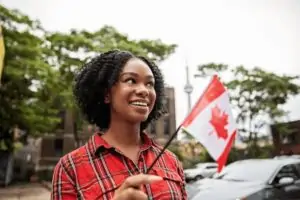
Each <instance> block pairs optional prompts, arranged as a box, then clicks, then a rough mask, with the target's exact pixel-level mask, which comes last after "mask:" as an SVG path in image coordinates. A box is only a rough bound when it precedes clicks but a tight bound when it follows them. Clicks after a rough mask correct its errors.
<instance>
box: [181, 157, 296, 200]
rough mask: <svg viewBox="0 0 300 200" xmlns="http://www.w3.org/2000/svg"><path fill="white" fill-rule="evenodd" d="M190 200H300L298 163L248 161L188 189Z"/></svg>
mask: <svg viewBox="0 0 300 200" xmlns="http://www.w3.org/2000/svg"><path fill="white" fill-rule="evenodd" d="M187 192H188V196H189V199H192V200H203V199H206V200H215V199H218V200H271V199H272V200H296V199H298V200H299V199H300V160H299V159H292V158H291V159H249V160H242V161H237V162H234V163H232V164H229V165H228V166H226V167H225V168H224V169H223V170H222V171H221V173H216V174H215V175H214V176H213V177H212V178H211V179H208V178H206V179H202V180H199V181H197V182H195V183H193V184H191V185H189V186H187Z"/></svg>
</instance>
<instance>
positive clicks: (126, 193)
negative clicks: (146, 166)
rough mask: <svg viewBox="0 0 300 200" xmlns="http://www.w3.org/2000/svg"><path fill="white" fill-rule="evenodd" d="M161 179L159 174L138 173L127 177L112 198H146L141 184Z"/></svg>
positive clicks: (122, 199)
mask: <svg viewBox="0 0 300 200" xmlns="http://www.w3.org/2000/svg"><path fill="white" fill-rule="evenodd" d="M161 180H163V179H162V178H161V177H160V176H154V175H147V174H139V175H135V176H130V177H128V178H127V179H126V180H125V181H124V182H123V184H122V185H121V187H119V188H118V189H117V190H116V192H115V195H114V198H113V199H114V200H125V199H128V200H129V199H130V200H133V199H137V200H147V199H148V197H147V195H146V194H145V193H144V192H143V191H142V190H141V187H142V185H145V184H150V183H154V182H157V181H161Z"/></svg>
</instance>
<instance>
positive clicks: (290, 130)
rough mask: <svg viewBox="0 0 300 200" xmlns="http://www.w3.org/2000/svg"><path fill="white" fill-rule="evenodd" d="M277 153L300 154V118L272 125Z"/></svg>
mask: <svg viewBox="0 0 300 200" xmlns="http://www.w3.org/2000/svg"><path fill="white" fill-rule="evenodd" d="M271 132H272V137H273V144H274V150H275V151H274V153H275V155H290V154H300V120H298V121H292V122H288V123H280V124H275V125H272V126H271Z"/></svg>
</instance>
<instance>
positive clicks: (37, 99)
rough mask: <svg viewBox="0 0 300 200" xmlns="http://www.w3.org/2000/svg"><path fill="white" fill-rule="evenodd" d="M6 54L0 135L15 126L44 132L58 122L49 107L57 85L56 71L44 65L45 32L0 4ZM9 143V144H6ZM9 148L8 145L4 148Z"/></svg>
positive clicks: (0, 90)
mask: <svg viewBox="0 0 300 200" xmlns="http://www.w3.org/2000/svg"><path fill="white" fill-rule="evenodd" d="M0 21H1V25H2V27H3V35H4V43H5V49H6V55H5V59H4V69H3V70H4V71H3V76H2V80H1V87H0V105H1V106H0V118H1V119H0V121H1V122H0V127H1V136H2V137H4V138H7V137H9V135H8V131H9V129H11V128H13V127H14V125H18V126H19V127H20V128H22V129H25V130H27V131H29V132H31V133H38V132H45V131H47V130H48V129H49V127H53V126H54V124H55V123H56V122H57V121H58V118H56V117H55V114H56V110H55V109H51V107H50V108H49V103H51V101H52V97H51V95H49V93H54V92H53V89H55V87H54V86H55V85H56V84H57V83H58V80H57V79H56V78H55V77H56V74H57V73H56V71H55V70H53V69H52V67H51V66H50V65H49V64H48V63H47V62H46V58H47V53H48V51H47V49H46V48H45V46H44V40H43V37H41V36H40V35H43V34H44V30H43V29H42V28H41V26H40V23H39V22H38V21H33V20H31V19H29V18H28V17H27V16H26V15H23V14H21V13H20V12H19V11H17V10H9V9H6V8H5V7H3V6H1V5H0ZM8 143H9V142H8ZM7 146H10V145H7Z"/></svg>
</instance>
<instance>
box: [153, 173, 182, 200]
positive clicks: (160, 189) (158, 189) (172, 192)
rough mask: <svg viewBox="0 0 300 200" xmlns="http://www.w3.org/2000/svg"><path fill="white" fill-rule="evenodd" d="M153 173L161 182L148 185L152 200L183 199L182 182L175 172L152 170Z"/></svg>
mask: <svg viewBox="0 0 300 200" xmlns="http://www.w3.org/2000/svg"><path fill="white" fill-rule="evenodd" d="M153 171H154V173H155V174H156V175H158V176H160V177H162V178H163V181H159V182H157V183H153V184H151V185H150V187H151V191H152V197H153V199H154V200H178V199H183V197H182V187H184V182H183V180H182V178H181V176H180V175H179V174H178V172H177V171H171V170H170V169H168V170H164V169H162V168H154V169H153Z"/></svg>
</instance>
